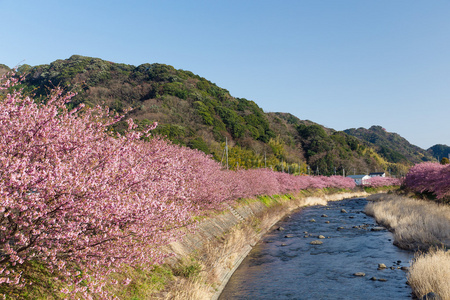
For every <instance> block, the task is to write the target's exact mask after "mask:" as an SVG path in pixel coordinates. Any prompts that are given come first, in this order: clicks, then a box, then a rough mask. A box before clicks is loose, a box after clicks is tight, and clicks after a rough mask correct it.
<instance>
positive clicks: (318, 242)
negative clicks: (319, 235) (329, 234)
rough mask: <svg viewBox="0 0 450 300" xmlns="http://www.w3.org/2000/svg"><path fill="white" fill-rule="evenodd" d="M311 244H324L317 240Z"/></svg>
mask: <svg viewBox="0 0 450 300" xmlns="http://www.w3.org/2000/svg"><path fill="white" fill-rule="evenodd" d="M310 244H311V245H322V244H323V242H322V241H319V240H315V241H311V243H310Z"/></svg>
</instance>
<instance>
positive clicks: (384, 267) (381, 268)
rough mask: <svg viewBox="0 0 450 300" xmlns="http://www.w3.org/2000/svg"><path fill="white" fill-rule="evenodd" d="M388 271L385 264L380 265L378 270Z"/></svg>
mask: <svg viewBox="0 0 450 300" xmlns="http://www.w3.org/2000/svg"><path fill="white" fill-rule="evenodd" d="M383 269H386V265H385V264H378V270H383Z"/></svg>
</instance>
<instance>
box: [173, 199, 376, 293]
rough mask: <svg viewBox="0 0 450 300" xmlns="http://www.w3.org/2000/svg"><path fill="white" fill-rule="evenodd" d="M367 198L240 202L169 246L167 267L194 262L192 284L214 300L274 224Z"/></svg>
mask: <svg viewBox="0 0 450 300" xmlns="http://www.w3.org/2000/svg"><path fill="white" fill-rule="evenodd" d="M366 196H368V194H367V193H365V192H353V193H335V194H320V192H319V193H316V194H312V195H311V196H305V195H304V194H302V193H300V194H298V195H294V196H291V197H289V198H288V197H279V198H275V200H274V202H272V203H270V204H269V205H265V204H264V203H262V202H261V201H257V200H254V201H251V200H250V201H246V202H240V203H237V204H235V205H233V206H231V205H230V206H228V209H227V210H225V211H224V212H222V213H220V214H218V215H215V216H211V217H209V218H207V219H205V220H203V221H202V222H201V223H200V224H199V225H198V228H197V230H196V233H195V234H188V235H186V236H185V237H184V238H183V239H182V240H181V241H179V242H174V243H172V244H170V245H169V247H168V249H167V251H169V252H171V253H173V254H174V256H173V257H172V258H170V260H169V261H168V263H171V264H176V263H177V262H180V261H182V260H183V259H186V258H189V259H191V260H197V261H198V262H199V263H200V264H201V265H202V272H201V274H200V278H201V280H197V281H196V282H197V283H196V284H197V285H199V286H198V288H199V289H203V290H204V291H205V292H204V293H203V294H202V296H201V297H200V296H197V297H199V298H202V299H217V298H218V297H219V295H220V293H221V291H222V290H223V288H224V287H225V285H226V283H227V282H228V280H229V278H230V277H231V275H232V274H233V272H234V271H235V270H236V269H237V267H238V266H239V265H240V263H241V262H242V260H243V259H244V258H245V257H246V256H247V255H248V253H249V252H250V250H251V249H252V248H253V247H254V246H255V244H256V243H257V242H258V241H259V240H260V239H261V237H262V236H263V235H264V234H266V233H267V232H268V231H269V230H270V229H271V228H272V227H273V225H274V224H275V223H277V222H278V221H279V220H281V219H282V218H283V217H285V216H287V215H289V214H290V213H292V211H293V210H296V209H298V208H300V207H304V206H310V205H326V204H327V202H328V201H338V200H343V199H347V198H357V197H366Z"/></svg>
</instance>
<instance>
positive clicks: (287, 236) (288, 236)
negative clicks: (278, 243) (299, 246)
mask: <svg viewBox="0 0 450 300" xmlns="http://www.w3.org/2000/svg"><path fill="white" fill-rule="evenodd" d="M284 237H285V238H287V239H288V238H293V237H294V236H293V235H292V234H286V235H285V236H284Z"/></svg>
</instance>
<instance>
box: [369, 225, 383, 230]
mask: <svg viewBox="0 0 450 300" xmlns="http://www.w3.org/2000/svg"><path fill="white" fill-rule="evenodd" d="M382 230H384V227H381V226H377V227H374V228H372V229H371V230H370V231H382Z"/></svg>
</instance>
